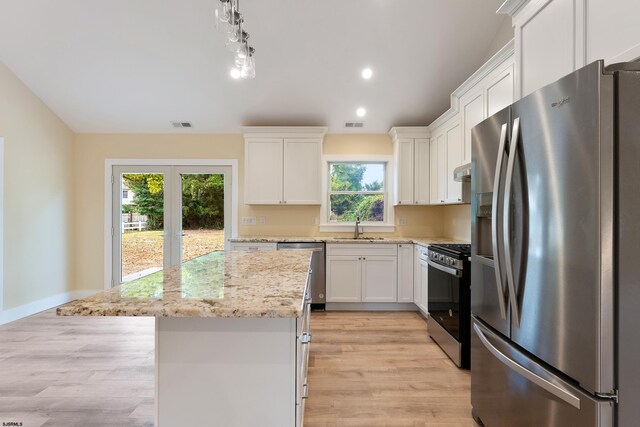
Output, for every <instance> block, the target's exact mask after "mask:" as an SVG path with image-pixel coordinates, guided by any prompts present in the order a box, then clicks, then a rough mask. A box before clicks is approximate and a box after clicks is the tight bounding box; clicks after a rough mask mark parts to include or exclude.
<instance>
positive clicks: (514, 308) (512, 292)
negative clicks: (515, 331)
mask: <svg viewBox="0 0 640 427" xmlns="http://www.w3.org/2000/svg"><path fill="white" fill-rule="evenodd" d="M519 133H520V117H518V118H516V119H515V120H514V121H513V134H512V135H511V145H510V147H509V162H508V163H507V176H506V178H505V187H504V212H503V219H502V224H503V226H504V229H503V233H502V234H503V239H504V260H505V264H506V265H505V267H506V268H505V269H506V271H507V286H508V287H509V300H510V301H511V313H513V321H514V323H515V326H520V309H519V308H518V297H517V295H516V286H515V280H514V276H513V259H512V258H511V246H510V240H511V216H510V215H509V214H510V208H511V184H512V182H513V167H514V165H515V163H516V156H517V151H518V141H519V138H518V136H519Z"/></svg>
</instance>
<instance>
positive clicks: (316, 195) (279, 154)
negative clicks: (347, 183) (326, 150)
mask: <svg viewBox="0 0 640 427" xmlns="http://www.w3.org/2000/svg"><path fill="white" fill-rule="evenodd" d="M325 132H326V128H316V127H309V128H307V127H294V128H280V127H278V128H271V127H257V128H254V127H250V128H245V192H244V199H245V203H246V204H249V205H277V204H289V205H319V204H321V183H320V179H321V176H322V174H321V171H320V167H321V156H322V139H323V137H324V133H325Z"/></svg>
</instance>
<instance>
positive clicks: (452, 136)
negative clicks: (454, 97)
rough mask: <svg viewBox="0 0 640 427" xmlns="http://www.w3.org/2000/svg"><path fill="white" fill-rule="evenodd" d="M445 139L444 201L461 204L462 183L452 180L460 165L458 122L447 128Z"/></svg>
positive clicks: (460, 132) (460, 138) (460, 144)
mask: <svg viewBox="0 0 640 427" xmlns="http://www.w3.org/2000/svg"><path fill="white" fill-rule="evenodd" d="M446 138H447V161H446V163H445V165H446V173H445V174H446V183H447V196H446V197H445V200H446V201H447V203H460V202H462V183H461V182H456V181H454V179H453V171H454V170H455V168H457V167H458V166H460V165H462V131H461V129H460V122H459V121H456V122H455V123H454V124H452V125H451V126H449V127H448V128H447V131H446Z"/></svg>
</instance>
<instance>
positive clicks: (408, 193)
mask: <svg viewBox="0 0 640 427" xmlns="http://www.w3.org/2000/svg"><path fill="white" fill-rule="evenodd" d="M389 134H390V135H391V137H392V140H393V159H394V163H395V166H394V196H393V203H394V205H426V204H429V169H430V163H429V138H428V135H429V133H428V131H427V128H426V127H422V128H420V127H394V128H391V131H390V132H389Z"/></svg>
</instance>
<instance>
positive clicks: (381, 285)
mask: <svg viewBox="0 0 640 427" xmlns="http://www.w3.org/2000/svg"><path fill="white" fill-rule="evenodd" d="M397 264H398V257H397V256H366V257H362V301H363V302H397V301H398V295H397V293H398V291H397V289H398V285H397V280H398V278H397V273H396V269H397Z"/></svg>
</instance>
